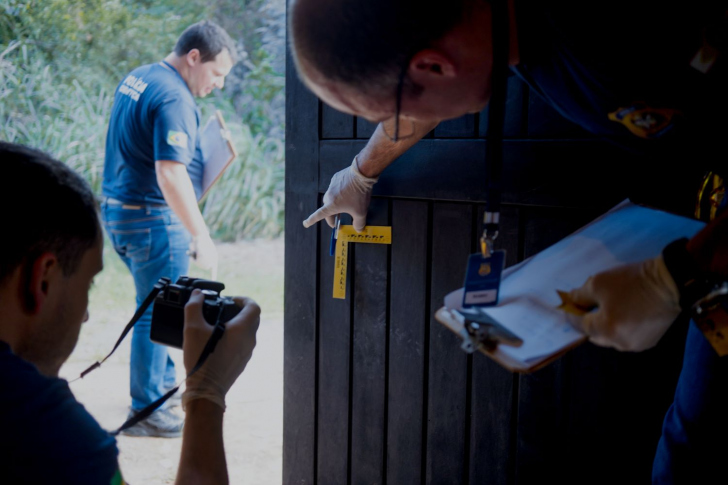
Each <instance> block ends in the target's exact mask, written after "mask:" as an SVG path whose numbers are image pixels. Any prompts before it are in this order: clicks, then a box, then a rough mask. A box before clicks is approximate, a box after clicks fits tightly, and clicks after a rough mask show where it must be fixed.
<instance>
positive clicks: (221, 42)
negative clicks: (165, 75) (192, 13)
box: [174, 20, 238, 64]
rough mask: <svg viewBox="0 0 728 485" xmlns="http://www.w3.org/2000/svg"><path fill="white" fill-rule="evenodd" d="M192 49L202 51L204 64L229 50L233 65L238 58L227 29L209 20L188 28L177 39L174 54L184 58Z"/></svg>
mask: <svg viewBox="0 0 728 485" xmlns="http://www.w3.org/2000/svg"><path fill="white" fill-rule="evenodd" d="M192 49H197V50H199V51H200V54H201V59H202V62H208V61H212V60H213V59H215V57H217V55H218V54H219V53H220V52H222V50H223V49H227V50H228V53H229V54H230V58H231V59H232V61H233V64H234V63H235V62H236V61H237V57H238V54H237V49H236V48H235V42H234V41H233V40H232V39H231V38H230V36H229V35H228V33H227V32H225V29H223V28H222V27H220V26H219V25H217V24H216V23H215V22H211V21H209V20H203V21H202V22H197V23H196V24H192V25H190V26H189V27H187V28H186V29H185V31H184V32H182V35H180V36H179V39H177V45H175V46H174V53H175V54H177V55H178V56H184V55H186V54H187V53H188V52H189V51H191V50H192Z"/></svg>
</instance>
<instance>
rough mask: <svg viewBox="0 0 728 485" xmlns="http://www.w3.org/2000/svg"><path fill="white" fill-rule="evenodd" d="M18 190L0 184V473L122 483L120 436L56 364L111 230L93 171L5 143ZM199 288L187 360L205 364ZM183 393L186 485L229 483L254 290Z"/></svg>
mask: <svg viewBox="0 0 728 485" xmlns="http://www.w3.org/2000/svg"><path fill="white" fill-rule="evenodd" d="M0 160H2V164H3V173H4V175H5V176H6V177H7V180H12V182H13V186H14V189H15V190H14V191H12V194H11V193H10V191H7V190H5V191H0V203H2V204H3V206H4V207H11V206H12V207H13V210H12V211H8V212H7V214H6V216H5V217H6V222H7V224H8V226H7V227H12V228H13V229H14V230H15V231H14V233H13V235H12V237H3V238H2V239H0V315H2V317H1V318H0V429H2V434H3V436H2V439H0V469H2V474H3V483H13V484H25V483H27V484H37V483H73V484H81V485H82V484H94V485H98V484H102V483H107V484H123V483H125V482H124V480H123V478H122V475H121V472H120V471H119V466H118V461H117V455H118V450H117V446H116V440H115V439H114V438H113V436H111V435H110V434H109V433H108V432H106V431H104V430H103V429H102V428H101V427H100V426H99V424H98V423H97V422H96V421H95V420H94V419H93V417H91V415H90V414H89V413H88V412H87V411H86V410H85V409H84V407H83V406H82V405H81V404H80V403H78V402H77V401H76V399H75V398H74V396H73V394H72V392H71V390H70V389H69V386H68V382H66V381H65V380H63V379H60V378H58V373H59V370H60V368H61V366H62V365H63V363H64V362H65V361H66V359H67V358H68V357H69V355H70V354H71V352H72V351H73V349H74V347H75V345H76V342H77V340H78V336H79V332H80V329H81V325H82V324H83V322H85V321H86V320H87V319H88V309H87V306H88V293H89V290H90V288H91V285H92V282H93V279H94V276H95V275H96V274H98V273H99V272H100V271H101V269H102V265H103V263H102V249H103V234H102V230H101V225H100V222H99V214H98V209H97V204H96V201H95V198H94V195H93V193H92V192H91V189H90V188H89V186H88V185H87V184H86V182H85V181H84V180H83V179H82V178H81V177H79V176H78V175H77V174H75V173H74V172H73V171H72V170H71V169H70V168H68V167H67V166H66V165H64V164H63V163H61V162H59V161H56V160H54V159H52V158H51V157H49V156H48V155H46V154H44V153H42V152H39V151H37V150H33V149H30V148H27V147H23V146H19V145H13V144H9V143H4V142H0ZM203 301H204V295H203V293H202V292H201V291H200V290H194V291H193V292H192V294H191V296H190V298H189V302H188V303H187V305H186V306H185V308H184V345H183V352H184V364H185V368H186V370H187V372H188V373H189V372H190V371H191V370H192V369H193V367H194V366H195V365H196V364H197V361H198V359H199V357H200V355H201V354H202V351H203V348H204V347H205V345H206V344H207V341H208V339H209V338H210V335H211V334H212V332H213V326H212V325H211V324H208V323H207V322H206V321H205V319H204V317H203V311H202V308H203ZM234 301H235V302H236V304H237V305H238V306H239V307H240V311H239V313H237V314H236V315H235V316H234V317H233V318H232V319H231V320H229V321H228V322H227V323H226V326H225V332H224V334H223V336H222V338H221V339H220V341H219V342H218V343H217V346H216V348H215V351H214V352H213V353H212V354H210V355H209V357H208V359H207V360H206V361H205V363H204V364H203V365H202V367H201V368H200V369H199V370H198V371H197V372H195V373H194V374H192V375H191V376H190V377H189V378H188V379H187V381H186V388H185V391H184V393H183V395H182V407H183V409H184V411H185V416H186V425H185V426H184V433H183V437H182V452H181V456H180V463H179V468H178V471H177V480H176V483H178V484H202V483H215V484H220V483H227V482H228V477H227V466H226V461H225V452H224V443H223V436H222V420H223V412H224V411H225V395H226V393H227V391H228V390H229V389H230V387H231V386H232V385H233V383H234V382H235V380H236V379H237V377H238V376H239V375H240V374H241V373H242V372H243V370H244V369H245V366H246V364H247V362H248V361H249V360H250V357H251V355H252V352H253V348H254V347H255V343H256V339H255V335H256V332H257V329H258V325H259V322H260V308H259V307H258V305H257V304H256V303H255V302H254V301H252V300H250V299H248V298H235V299H234Z"/></svg>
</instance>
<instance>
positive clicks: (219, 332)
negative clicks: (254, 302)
mask: <svg viewBox="0 0 728 485" xmlns="http://www.w3.org/2000/svg"><path fill="white" fill-rule="evenodd" d="M171 281H172V280H170V279H169V278H166V277H163V278H159V281H157V283H156V284H155V285H154V288H153V289H152V291H150V292H149V295H147V297H146V298H145V299H144V301H143V302H142V304H141V305H139V308H137V311H136V312H135V313H134V316H133V317H132V318H131V320H129V323H127V324H126V327H124V330H123V331H122V332H121V335H120V336H119V339H118V340H117V341H116V344H114V348H113V349H111V352H109V353H108V355H107V356H106V357H104V358H103V359H102V360H101V361H97V362H96V363H94V364H92V365H91V366H89V368H88V369H86V370H85V371H83V372H81V375H79V376H78V377H77V378H75V379H74V380H72V381H70V382H76V381H77V380H79V379H83V378H84V377H85V376H86V375H88V374H89V373H90V372H91V371H93V370H94V369H98V368H99V367H101V364H103V363H104V362H106V360H107V359H108V358H109V357H111V355H112V354H113V353H114V352H116V349H118V348H119V345H121V342H123V341H124V339H125V338H126V336H127V335H128V334H129V332H130V331H131V329H132V328H134V325H136V323H137V322H138V321H139V319H140V318H141V317H142V315H144V312H145V311H147V308H149V306H150V305H151V304H152V303H154V299H155V298H156V297H157V295H158V294H159V292H160V291H162V290H163V289H164V288H165V287H166V286H167V285H169V284H170V283H171ZM221 316H222V312H220V313H219V314H218V316H217V321H216V322H215V326H214V328H213V330H212V335H210V338H209V339H208V340H207V343H206V344H205V347H204V348H203V349H202V353H201V354H200V357H199V358H198V359H197V363H196V364H195V366H194V367H193V368H192V370H191V371H190V372H189V373H188V374H187V376H185V378H184V380H183V381H182V382H184V381H185V380H187V378H188V377H190V376H191V375H192V374H194V373H195V372H197V371H198V370H200V367H202V365H203V364H204V363H205V361H206V360H207V358H208V357H209V356H210V354H211V353H212V352H213V351H214V350H215V347H216V346H217V343H218V342H219V341H220V339H221V338H222V336H223V333H225V325H223V324H222V323H221V322H220V317H221ZM182 382H180V383H179V384H177V386H175V387H174V388H173V389H170V390H169V391H167V392H166V393H164V395H163V396H162V397H160V398H159V399H157V400H156V401H154V402H153V403H151V404H149V405H148V406H146V407H145V408H144V409H142V410H141V411H139V412H138V413H136V414H135V415H134V416H132V417H131V418H129V419H127V420H126V421H124V423H123V424H122V425H121V426H119V428H118V429H117V430H116V431H112V432H111V433H110V434H111V435H112V436H116V435H118V434H119V433H120V432H122V431H123V430H125V429H127V428H131V427H132V426H134V425H135V424H137V423H139V422H140V421H143V420H145V419H146V418H148V417H149V416H150V415H151V414H152V413H153V412H154V411H156V410H157V409H159V407H160V406H161V405H162V404H164V403H165V402H166V401H167V400H168V399H169V398H170V397H172V395H174V393H175V392H177V390H179V386H181V385H182Z"/></svg>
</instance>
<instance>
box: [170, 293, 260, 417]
mask: <svg viewBox="0 0 728 485" xmlns="http://www.w3.org/2000/svg"><path fill="white" fill-rule="evenodd" d="M234 300H235V303H237V304H238V306H240V307H241V308H242V310H240V313H238V314H237V315H235V317H233V318H232V319H231V320H229V321H228V322H227V323H226V324H225V333H224V334H223V336H222V338H221V339H220V341H219V342H218V343H217V346H216V347H215V350H214V352H212V353H211V354H210V356H209V357H208V358H207V360H206V361H205V363H204V364H203V365H202V367H201V368H200V369H199V370H198V371H197V372H195V373H194V374H193V375H191V376H190V377H188V378H187V381H186V387H185V391H184V392H183V393H182V409H185V408H186V406H187V403H189V402H190V401H193V400H195V399H207V400H209V401H212V402H214V403H216V404H218V405H219V406H221V407H222V408H223V409H225V394H227V392H228V390H230V387H232V385H233V383H234V382H235V380H236V379H237V378H238V376H239V375H240V374H242V372H243V370H244V369H245V365H246V364H247V363H248V361H249V360H250V356H251V355H253V348H254V347H255V333H256V331H257V330H258V325H259V324H260V307H258V305H257V304H256V303H255V302H254V301H253V300H251V299H249V298H243V297H235V298H234ZM203 301H204V297H203V294H202V292H201V291H200V290H194V291H193V292H192V295H191V296H190V300H189V301H188V302H187V305H185V328H184V343H183V344H182V347H183V349H182V350H183V352H184V363H185V369H186V370H187V373H188V374H189V372H190V371H191V370H192V369H193V368H194V366H195V365H196V364H197V360H198V359H199V358H200V355H201V354H202V350H203V349H204V348H205V344H207V341H208V340H209V339H210V335H212V329H213V326H212V325H210V324H209V323H207V322H206V321H205V318H204V317H203V316H202V302H203Z"/></svg>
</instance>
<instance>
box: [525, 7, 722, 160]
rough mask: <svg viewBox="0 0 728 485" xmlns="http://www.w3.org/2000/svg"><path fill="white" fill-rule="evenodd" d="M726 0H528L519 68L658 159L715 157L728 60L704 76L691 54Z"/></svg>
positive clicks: (567, 110) (578, 112)
mask: <svg viewBox="0 0 728 485" xmlns="http://www.w3.org/2000/svg"><path fill="white" fill-rule="evenodd" d="M725 4H726V2H725V1H724V0H702V1H696V2H687V3H684V2H683V3H681V4H680V5H679V6H677V5H676V6H674V7H670V8H667V7H666V5H665V3H664V2H660V1H656V0H638V1H635V0H629V1H627V0H614V1H612V2H609V3H608V4H604V5H599V6H597V5H595V4H593V3H590V2H584V1H581V0H579V1H577V0H561V1H550V2H543V1H538V0H519V1H518V2H517V4H516V8H517V11H516V18H517V21H518V28H519V32H518V33H519V39H518V40H519V51H520V57H521V61H520V63H519V64H518V65H517V66H515V67H514V68H513V70H514V71H515V72H516V74H517V75H518V76H519V77H520V78H521V79H522V80H524V81H525V82H526V83H527V84H528V85H529V87H530V88H531V89H533V90H534V91H535V92H536V93H538V94H539V95H540V96H541V97H543V98H544V99H545V100H546V101H547V102H548V104H550V105H551V106H552V107H554V108H555V109H556V110H557V111H558V112H559V113H560V114H562V115H563V116H564V117H565V118H567V119H569V120H571V121H573V122H574V123H576V124H578V125H579V126H581V127H583V128H585V129H586V130H588V131H590V132H592V133H594V134H597V135H602V136H604V137H607V138H609V139H610V140H612V141H616V142H617V143H619V144H620V145H623V146H627V147H629V148H634V149H636V150H637V151H638V152H639V153H642V152H649V153H651V154H653V156H652V157H651V158H652V159H653V161H655V160H656V161H657V163H656V165H658V166H659V165H661V164H660V163H659V158H658V157H659V156H660V155H655V154H657V153H660V152H659V150H661V155H662V156H664V157H669V158H673V159H678V160H680V157H678V156H676V153H682V154H683V155H685V157H689V158H683V159H682V160H685V161H687V160H690V161H691V163H693V162H694V161H701V159H702V160H705V158H706V157H708V158H710V157H711V155H710V154H711V150H713V149H715V148H716V147H720V146H721V145H722V141H721V140H723V139H724V137H725V133H728V116H727V115H726V109H728V90H727V89H725V81H726V77H725V76H724V77H723V78H722V79H721V78H720V77H717V76H716V72H717V71H720V69H719V67H720V66H717V67H718V68H717V69H714V70H713V72H712V73H710V74H704V73H702V72H700V71H699V70H697V69H695V68H694V67H693V66H691V60H692V59H693V58H694V57H695V55H696V53H697V52H698V50H699V49H700V48H701V46H702V39H703V35H702V32H703V28H704V27H705V26H706V24H707V23H708V22H709V21H711V20H715V19H720V18H722V15H723V13H722V12H723V11H724V10H725V8H726V5H725ZM711 145H712V146H711ZM656 149H657V151H656ZM675 150H678V152H676V151H675ZM723 150H724V149H722V151H723ZM663 162H664V160H663ZM723 165H725V164H723Z"/></svg>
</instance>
